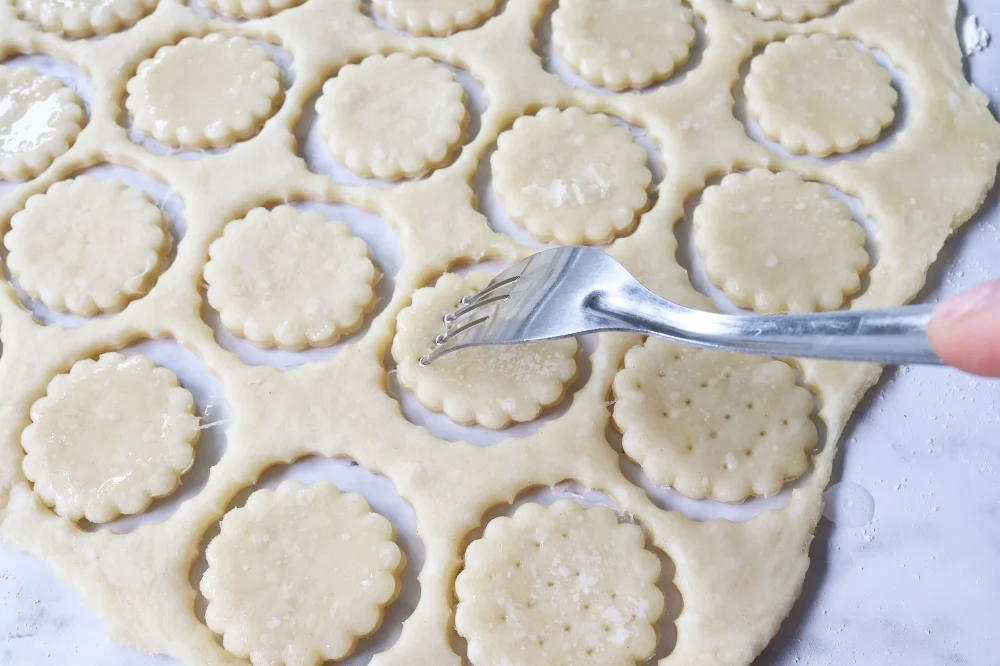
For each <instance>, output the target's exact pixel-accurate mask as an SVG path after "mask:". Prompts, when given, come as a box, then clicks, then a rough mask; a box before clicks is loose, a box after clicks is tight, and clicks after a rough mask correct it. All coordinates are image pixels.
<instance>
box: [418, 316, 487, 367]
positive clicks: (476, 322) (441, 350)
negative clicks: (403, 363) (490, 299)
mask: <svg viewBox="0 0 1000 666" xmlns="http://www.w3.org/2000/svg"><path fill="white" fill-rule="evenodd" d="M488 319H489V317H480V318H479V319H473V320H472V321H467V322H464V323H462V324H461V325H460V326H456V327H455V328H453V329H451V330H448V331H446V332H445V333H442V334H441V335H439V336H437V337H436V338H434V345H435V346H434V349H432V350H431V351H430V353H428V354H426V355H425V356H422V357H421V358H420V365H422V366H427V365H430V364H431V362H433V361H434V360H435V359H436V358H438V357H439V356H443V355H444V354H447V353H448V352H450V351H451V350H452V349H454V348H455V347H457V346H458V345H459V344H461V342H460V339H461V338H462V333H465V332H466V331H468V330H470V329H473V328H475V327H476V326H480V325H482V324H485V323H486V321H487V320H488Z"/></svg>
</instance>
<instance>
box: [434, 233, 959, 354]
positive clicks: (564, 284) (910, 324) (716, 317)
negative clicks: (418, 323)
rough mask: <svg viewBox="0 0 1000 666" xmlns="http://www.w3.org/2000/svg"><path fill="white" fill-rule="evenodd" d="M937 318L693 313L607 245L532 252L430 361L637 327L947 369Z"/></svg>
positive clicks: (470, 300)
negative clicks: (937, 343)
mask: <svg viewBox="0 0 1000 666" xmlns="http://www.w3.org/2000/svg"><path fill="white" fill-rule="evenodd" d="M930 314H931V306H929V305H914V306H907V307H901V308H891V309H884V310H841V311H837V312H824V313H817V314H802V315H724V314H716V313H713V312H703V311H701V310H692V309H690V308H685V307H682V306H680V305H677V304H676V303H672V302H670V301H667V300H665V299H662V298H660V297H659V296H657V295H656V294H654V293H653V292H651V291H649V290H648V289H646V288H645V287H643V286H642V285H641V284H639V282H638V281H637V280H636V279H635V278H634V277H632V275H631V274H630V273H629V272H628V271H627V270H626V269H625V267H624V266H622V265H621V264H620V263H618V262H617V261H615V260H614V259H612V258H611V257H610V256H608V255H607V254H605V253H604V252H603V251H601V250H599V249H597V248H590V247H562V248H557V249H554V250H546V251H544V252H539V253H538V254H535V255H532V256H531V257H529V258H527V259H525V260H524V261H522V262H520V263H518V264H515V265H514V266H512V267H510V268H508V269H507V270H505V271H504V272H502V273H500V274H499V275H497V276H496V278H494V279H493V281H492V282H490V283H489V285H488V286H487V287H486V288H485V289H483V290H482V291H480V292H478V293H476V294H472V295H470V296H467V297H465V298H463V299H462V302H461V304H460V307H459V309H458V310H456V311H455V312H452V313H450V314H447V315H445V317H444V321H445V331H444V333H442V334H441V335H438V336H437V338H436V339H435V340H434V342H435V345H436V346H435V349H434V350H433V351H431V353H429V354H428V355H427V356H424V357H423V358H422V359H420V363H421V365H427V364H429V363H432V362H433V361H434V360H435V359H437V358H440V357H441V356H443V355H445V354H448V353H451V352H453V351H456V350H459V349H463V348H465V347H474V346H478V345H507V344H518V343H523V342H537V341H540V340H552V339H555V338H566V337H571V336H576V335H581V334H583V333H592V332H596V331H627V332H631V333H642V334H643V335H655V336H657V337H661V338H666V339H668V340H673V341H675V342H681V343H684V344H689V345H695V346H697V347H703V348H707V349H719V350H723V351H734V352H744V353H750V354H769V355H773V356H787V357H794V358H821V359H831V360H840V361H867V362H874V363H884V364H929V365H941V364H943V363H942V361H941V359H939V358H938V357H937V355H936V354H935V353H934V351H933V350H932V349H931V346H930V343H929V341H928V340H927V323H928V321H929V320H930Z"/></svg>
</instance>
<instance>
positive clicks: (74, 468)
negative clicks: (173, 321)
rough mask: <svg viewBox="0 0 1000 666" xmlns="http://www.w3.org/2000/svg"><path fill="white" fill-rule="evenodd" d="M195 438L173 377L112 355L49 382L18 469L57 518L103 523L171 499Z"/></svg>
mask: <svg viewBox="0 0 1000 666" xmlns="http://www.w3.org/2000/svg"><path fill="white" fill-rule="evenodd" d="M198 433H199V428H198V417H197V416H195V414H194V398H192V397H191V394H190V393H189V392H188V391H187V390H186V389H184V388H182V387H181V386H180V385H179V384H178V382H177V377H176V376H175V375H174V373H172V372H170V370H167V369H166V368H161V367H158V366H156V365H155V364H154V363H153V362H152V361H151V360H149V359H148V358H146V357H145V356H129V357H125V356H123V355H121V354H119V353H117V352H110V353H107V354H102V355H101V357H100V358H98V359H97V360H96V361H94V360H91V359H86V360H83V361H79V362H77V363H75V364H74V365H73V368H72V369H71V370H70V371H69V373H68V374H62V375H57V376H56V377H55V378H54V379H53V380H52V381H51V382H49V386H48V392H47V393H46V395H45V397H43V398H40V399H39V400H38V401H37V402H35V404H34V405H32V406H31V425H29V426H28V427H27V428H25V429H24V432H23V433H22V434H21V445H22V447H23V448H24V452H25V456H24V460H23V461H22V465H21V466H22V468H23V470H24V475H25V476H26V477H27V478H28V479H29V480H30V481H33V482H34V486H35V492H36V493H38V496H39V497H41V499H42V501H43V502H45V504H47V505H48V506H50V507H52V508H53V509H54V510H55V512H56V513H57V514H59V515H60V516H64V517H66V518H69V519H70V520H79V519H80V518H86V519H87V520H89V521H90V522H92V523H105V522H107V521H109V520H113V519H114V518H117V517H118V516H119V515H129V514H134V513H139V512H141V511H143V510H144V509H145V508H146V507H147V506H149V504H150V503H151V502H152V501H153V499H154V498H157V497H164V496H166V495H169V494H170V493H171V492H173V490H174V489H175V488H176V487H177V484H178V482H179V481H180V477H181V475H182V474H184V472H186V471H187V470H188V469H190V467H191V465H192V464H193V463H194V444H195V442H196V441H197V440H198Z"/></svg>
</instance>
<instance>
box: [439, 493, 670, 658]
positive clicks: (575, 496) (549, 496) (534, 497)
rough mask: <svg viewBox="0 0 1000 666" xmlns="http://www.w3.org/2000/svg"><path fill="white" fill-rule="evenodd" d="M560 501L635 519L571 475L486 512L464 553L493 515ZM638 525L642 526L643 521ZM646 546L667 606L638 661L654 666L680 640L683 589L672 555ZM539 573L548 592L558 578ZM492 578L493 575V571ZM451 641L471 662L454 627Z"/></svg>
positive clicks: (613, 594)
mask: <svg viewBox="0 0 1000 666" xmlns="http://www.w3.org/2000/svg"><path fill="white" fill-rule="evenodd" d="M557 501H573V502H576V503H578V504H580V505H581V506H583V507H605V508H607V509H610V510H611V511H614V512H615V513H617V514H618V521H619V522H620V523H634V521H633V520H632V519H631V518H630V517H629V516H627V515H625V514H623V513H621V512H619V511H618V509H617V507H616V505H615V502H614V500H613V499H612V498H611V497H609V496H608V495H606V494H605V493H603V492H601V491H598V490H587V489H586V488H585V487H583V486H582V485H581V484H579V483H578V482H576V481H574V480H572V479H569V480H565V481H561V482H559V483H557V484H555V485H554V486H552V487H546V486H536V487H531V488H527V489H525V490H523V491H521V492H520V493H518V494H517V496H516V497H515V498H514V499H513V500H512V501H511V502H510V503H505V504H499V505H497V506H495V507H493V508H492V509H490V510H489V511H488V512H487V513H486V515H484V516H483V519H482V521H481V522H480V524H479V526H478V527H477V528H476V529H475V530H473V531H472V532H470V533H469V534H468V535H466V537H465V539H464V540H463V543H462V548H461V553H462V554H463V556H464V554H465V553H466V551H467V550H468V547H469V545H470V544H471V543H473V542H475V541H477V540H479V539H481V538H482V537H483V533H484V531H485V529H486V526H487V525H489V523H490V522H491V521H493V520H494V519H496V518H500V517H510V516H512V515H513V514H514V512H515V511H517V510H518V509H519V508H521V507H522V506H524V505H525V504H528V503H534V504H540V505H542V506H545V507H548V506H551V505H552V504H553V503H554V502H557ZM639 527H641V525H640V526H639ZM559 536H560V538H562V539H566V538H569V536H570V534H569V532H568V531H567V532H564V533H562V534H561V535H559ZM540 546H541V544H540V543H539V546H538V547H540ZM536 549H537V548H536V547H532V548H530V550H528V552H527V556H529V557H530V555H531V553H533V552H535V551H536ZM645 550H647V551H648V552H650V553H652V554H653V555H655V556H656V557H657V559H658V560H659V563H660V576H659V578H658V579H657V582H656V587H657V589H659V591H660V593H662V594H663V597H664V610H663V613H662V614H661V615H660V616H659V618H658V619H657V621H656V624H655V629H656V635H657V642H656V649H655V651H654V652H653V654H652V656H650V657H649V659H647V660H645V661H642V662H639V663H641V664H646V665H649V666H653V665H655V664H658V663H659V661H660V660H661V659H663V658H665V657H667V656H668V655H669V654H670V653H671V652H672V651H673V648H674V645H675V643H676V640H677V628H676V626H675V624H674V623H675V620H676V619H677V617H678V616H679V615H680V612H681V608H682V607H683V599H682V597H681V594H680V591H679V590H678V589H677V587H676V586H675V585H674V582H673V581H674V573H675V567H674V563H673V561H672V560H671V559H670V557H669V556H667V555H666V554H665V553H664V552H663V551H661V550H660V549H659V548H657V547H656V546H655V545H653V544H651V543H650V541H649V539H648V537H647V538H646V540H645ZM522 564H523V563H522ZM463 568H464V565H463ZM494 573H496V572H494ZM567 574H568V575H571V576H573V578H574V580H577V581H579V580H580V578H579V577H580V574H581V572H580V570H579V569H575V570H572V571H568V572H567ZM501 575H502V574H501ZM539 576H540V579H539V583H538V585H539V590H540V591H541V593H542V594H545V593H546V590H552V589H554V588H555V587H556V584H557V581H556V580H555V579H554V578H553V577H550V576H544V575H542V574H539ZM490 578H491V579H492V578H493V575H491V576H490ZM542 585H544V587H541V586H542ZM617 596H618V594H617V593H616V592H611V593H610V594H609V597H610V598H611V599H612V600H613V599H615V598H617ZM536 604H537V601H532V600H529V601H528V602H526V603H525V604H524V605H525V607H527V608H534V607H535V606H536ZM591 606H592V605H591V603H590V602H589V601H582V603H581V604H580V608H582V609H583V610H584V611H589V610H590V609H591ZM626 617H627V615H626ZM557 626H558V625H557ZM574 631H575V632H576V635H578V636H580V635H583V634H581V633H580V632H581V631H584V630H583V629H582V628H579V627H573V626H571V627H570V633H573V632H574ZM563 632H565V625H564V626H563ZM452 641H453V643H454V644H455V646H456V651H457V652H458V653H459V655H460V656H462V658H463V663H466V664H469V663H471V662H469V661H468V657H467V655H468V643H467V641H466V639H465V638H463V637H462V636H461V635H459V634H458V633H457V632H456V631H455V630H454V629H453V630H452Z"/></svg>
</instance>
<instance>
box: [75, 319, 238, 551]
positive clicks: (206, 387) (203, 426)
mask: <svg viewBox="0 0 1000 666" xmlns="http://www.w3.org/2000/svg"><path fill="white" fill-rule="evenodd" d="M118 352H119V353H120V354H123V355H125V356H134V355H137V354H141V355H142V356H145V357H147V358H149V359H150V360H151V361H153V363H155V364H156V365H157V366H160V367H163V368H167V369H168V370H170V371H171V372H173V373H174V375H176V376H177V381H178V382H179V383H180V385H181V386H183V387H184V388H185V389H187V390H188V391H189V392H190V393H191V396H192V397H193V398H194V403H195V415H196V416H197V417H198V420H199V422H200V425H199V428H200V430H199V433H198V440H197V442H196V443H195V445H194V454H195V458H194V463H193V464H192V466H191V469H189V470H188V471H187V472H185V473H184V475H183V476H181V478H180V486H179V487H178V488H176V489H175V490H174V491H173V492H172V493H170V494H169V495H167V496H165V497H161V498H159V499H156V500H154V501H153V503H152V504H150V505H149V507H148V508H147V509H146V510H145V511H143V512H142V513H138V514H135V515H130V516H122V517H120V518H117V519H115V520H112V521H109V522H106V523H101V524H100V525H95V524H94V523H91V522H90V521H87V520H81V521H80V522H79V525H80V528H81V529H84V530H86V531H91V532H93V531H97V530H111V531H112V532H115V533H119V534H126V533H129V532H132V531H133V530H135V529H136V528H137V527H139V526H140V525H147V524H153V523H161V522H163V521H164V520H166V519H167V518H169V517H170V516H172V515H173V514H174V512H176V511H177V509H178V508H179V507H180V506H181V504H182V503H184V502H185V501H187V500H189V499H191V498H192V497H194V496H195V495H197V494H198V493H199V492H201V490H202V488H204V487H205V484H206V483H208V476H209V472H210V471H211V469H212V467H214V466H215V464H216V463H218V462H219V460H220V459H221V458H222V455H223V453H224V452H225V450H226V439H227V429H228V428H229V422H230V415H231V412H230V408H229V403H228V402H227V401H226V395H225V392H224V390H223V386H222V382H220V381H219V380H218V378H216V376H215V375H214V374H212V373H211V372H210V371H209V370H208V369H207V368H206V367H205V364H204V363H203V362H202V360H201V359H200V358H199V357H198V356H196V355H195V354H194V353H193V352H191V351H189V350H188V349H186V348H185V347H183V346H181V345H180V344H178V343H177V342H175V341H174V340H172V339H160V340H143V341H141V342H137V343H134V344H131V345H129V346H128V347H125V348H123V349H119V350H118Z"/></svg>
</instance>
